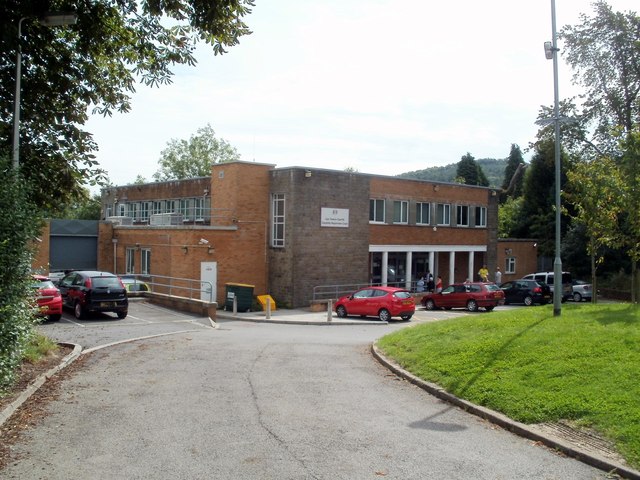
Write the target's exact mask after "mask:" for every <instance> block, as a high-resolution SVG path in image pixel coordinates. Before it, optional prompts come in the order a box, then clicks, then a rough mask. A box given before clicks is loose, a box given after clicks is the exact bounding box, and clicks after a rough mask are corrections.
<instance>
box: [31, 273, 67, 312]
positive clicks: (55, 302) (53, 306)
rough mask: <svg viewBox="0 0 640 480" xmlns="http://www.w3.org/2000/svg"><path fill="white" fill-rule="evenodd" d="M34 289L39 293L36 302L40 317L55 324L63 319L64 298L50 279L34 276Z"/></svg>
mask: <svg viewBox="0 0 640 480" xmlns="http://www.w3.org/2000/svg"><path fill="white" fill-rule="evenodd" d="M32 286H33V288H34V289H35V290H36V292H37V297H36V301H37V302H38V309H39V310H40V315H42V316H43V317H47V318H48V319H49V320H51V321H53V322H57V321H58V320H60V318H62V297H61V296H60V290H58V288H57V287H56V286H55V285H54V284H53V282H52V281H51V280H49V278H48V277H45V276H43V275H33V283H32Z"/></svg>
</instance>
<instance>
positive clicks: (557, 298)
mask: <svg viewBox="0 0 640 480" xmlns="http://www.w3.org/2000/svg"><path fill="white" fill-rule="evenodd" d="M558 51H559V50H558V40H557V34H556V2H555V0H551V42H545V43H544V53H545V57H546V58H547V59H548V60H552V59H553V119H552V120H553V123H554V126H555V147H556V148H555V180H556V191H555V197H556V247H555V250H556V252H555V259H554V261H553V315H554V316H555V317H558V316H560V313H561V312H562V259H561V258H560V115H559V94H558Z"/></svg>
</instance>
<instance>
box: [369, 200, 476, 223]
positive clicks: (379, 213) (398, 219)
mask: <svg viewBox="0 0 640 480" xmlns="http://www.w3.org/2000/svg"><path fill="white" fill-rule="evenodd" d="M386 202H387V201H386V200H383V199H374V198H372V199H371V200H369V221H370V222H374V223H387V220H386V211H387V210H386ZM415 205H416V210H415V219H414V222H415V224H416V225H431V224H432V219H431V214H432V207H433V214H434V215H435V219H434V220H435V221H434V222H433V224H435V225H438V226H450V225H451V204H449V203H436V204H431V203H429V202H416V204H415ZM455 207H456V217H455V221H456V223H455V225H456V226H457V227H469V226H471V225H473V226H475V227H486V226H487V207H480V206H476V207H472V206H469V205H456V206H455ZM392 221H393V223H395V224H404V225H408V224H409V202H408V201H407V200H394V201H393V219H392Z"/></svg>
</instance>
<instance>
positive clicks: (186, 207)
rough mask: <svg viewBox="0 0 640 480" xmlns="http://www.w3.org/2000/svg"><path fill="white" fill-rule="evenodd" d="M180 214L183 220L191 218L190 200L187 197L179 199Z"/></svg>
mask: <svg viewBox="0 0 640 480" xmlns="http://www.w3.org/2000/svg"><path fill="white" fill-rule="evenodd" d="M180 214H181V215H182V219H183V220H190V219H191V200H190V199H188V198H182V199H180Z"/></svg>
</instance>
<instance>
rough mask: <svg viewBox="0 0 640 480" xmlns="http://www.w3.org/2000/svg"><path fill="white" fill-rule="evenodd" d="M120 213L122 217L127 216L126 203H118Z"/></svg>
mask: <svg viewBox="0 0 640 480" xmlns="http://www.w3.org/2000/svg"><path fill="white" fill-rule="evenodd" d="M118 215H119V216H121V217H126V216H127V206H126V205H125V204H124V203H121V204H119V205H118Z"/></svg>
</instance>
